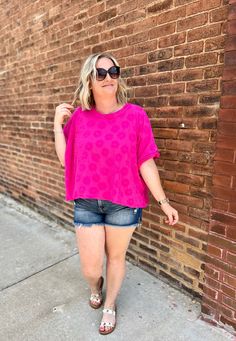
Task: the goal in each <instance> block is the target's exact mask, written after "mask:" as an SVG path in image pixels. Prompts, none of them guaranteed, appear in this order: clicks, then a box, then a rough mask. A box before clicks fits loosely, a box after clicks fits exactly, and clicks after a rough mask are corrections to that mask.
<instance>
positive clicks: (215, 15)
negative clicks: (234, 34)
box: [210, 6, 228, 22]
mask: <svg viewBox="0 0 236 341" xmlns="http://www.w3.org/2000/svg"><path fill="white" fill-rule="evenodd" d="M227 16H228V6H223V7H220V8H217V9H215V10H213V11H211V12H210V22H217V21H224V20H226V19H227Z"/></svg>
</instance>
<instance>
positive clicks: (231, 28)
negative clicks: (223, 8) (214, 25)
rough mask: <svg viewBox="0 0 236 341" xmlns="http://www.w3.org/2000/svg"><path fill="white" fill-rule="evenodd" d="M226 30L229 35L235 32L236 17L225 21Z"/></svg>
mask: <svg viewBox="0 0 236 341" xmlns="http://www.w3.org/2000/svg"><path fill="white" fill-rule="evenodd" d="M227 31H228V34H229V35H234V34H236V19H235V20H230V21H228V23H227Z"/></svg>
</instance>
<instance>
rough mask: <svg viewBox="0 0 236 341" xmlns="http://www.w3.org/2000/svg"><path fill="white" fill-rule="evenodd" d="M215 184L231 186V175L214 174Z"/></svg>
mask: <svg viewBox="0 0 236 341" xmlns="http://www.w3.org/2000/svg"><path fill="white" fill-rule="evenodd" d="M213 185H216V186H222V187H230V185H231V177H229V176H223V175H214V176H213Z"/></svg>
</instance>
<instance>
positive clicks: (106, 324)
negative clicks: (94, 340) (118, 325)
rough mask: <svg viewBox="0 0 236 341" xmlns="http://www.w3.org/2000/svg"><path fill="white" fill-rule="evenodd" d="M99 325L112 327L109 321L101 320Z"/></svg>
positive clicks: (112, 324)
mask: <svg viewBox="0 0 236 341" xmlns="http://www.w3.org/2000/svg"><path fill="white" fill-rule="evenodd" d="M100 326H101V327H114V323H111V322H101V324H100Z"/></svg>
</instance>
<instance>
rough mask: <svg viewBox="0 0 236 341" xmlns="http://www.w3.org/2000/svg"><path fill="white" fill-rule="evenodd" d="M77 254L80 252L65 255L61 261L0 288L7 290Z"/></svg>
mask: <svg viewBox="0 0 236 341" xmlns="http://www.w3.org/2000/svg"><path fill="white" fill-rule="evenodd" d="M77 254H78V252H76V253H73V254H72V255H70V256H68V257H65V258H63V259H60V260H59V261H57V262H55V263H53V264H50V265H48V266H46V267H45V268H43V269H41V270H38V271H36V272H34V273H32V274H31V275H29V276H27V277H24V278H22V279H20V280H19V281H17V282H15V283H12V284H9V285H7V286H6V287H4V288H1V289H0V292H2V291H4V290H6V289H8V288H11V287H13V286H14V285H16V284H18V283H21V282H23V281H25V280H26V279H28V278H30V277H33V276H34V275H37V274H39V273H40V272H43V271H45V270H48V269H50V268H52V267H53V266H55V265H57V264H60V263H62V262H64V261H65V260H67V259H70V258H72V257H74V256H76V255H77Z"/></svg>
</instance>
